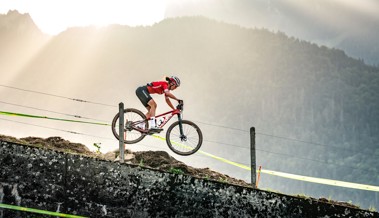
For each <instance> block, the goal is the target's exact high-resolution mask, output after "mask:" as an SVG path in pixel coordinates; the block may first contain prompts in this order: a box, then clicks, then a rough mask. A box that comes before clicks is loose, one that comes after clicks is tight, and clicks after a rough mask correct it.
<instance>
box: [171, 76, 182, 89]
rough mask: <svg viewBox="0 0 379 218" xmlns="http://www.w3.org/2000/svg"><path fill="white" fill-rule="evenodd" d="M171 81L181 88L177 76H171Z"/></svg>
mask: <svg viewBox="0 0 379 218" xmlns="http://www.w3.org/2000/svg"><path fill="white" fill-rule="evenodd" d="M170 81H171V82H174V83H175V84H176V86H177V87H179V86H180V79H179V78H178V77H176V76H170Z"/></svg>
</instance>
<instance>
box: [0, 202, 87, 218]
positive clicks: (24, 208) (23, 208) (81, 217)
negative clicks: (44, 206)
mask: <svg viewBox="0 0 379 218" xmlns="http://www.w3.org/2000/svg"><path fill="white" fill-rule="evenodd" d="M0 208H5V209H11V210H19V211H24V212H30V213H39V214H45V215H50V216H57V217H70V218H85V217H84V216H76V215H71V214H64V213H58V212H51V211H47V210H39V209H33V208H27V207H20V206H14V205H9V204H1V203H0Z"/></svg>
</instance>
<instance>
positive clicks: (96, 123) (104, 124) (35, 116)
mask: <svg viewBox="0 0 379 218" xmlns="http://www.w3.org/2000/svg"><path fill="white" fill-rule="evenodd" d="M0 115H6V116H17V117H28V118H39V119H49V120H58V121H66V122H74V123H87V124H94V125H102V126H110V124H107V123H99V122H86V121H80V120H68V119H60V118H54V117H46V116H38V115H31V114H21V113H14V112H8V111H0Z"/></svg>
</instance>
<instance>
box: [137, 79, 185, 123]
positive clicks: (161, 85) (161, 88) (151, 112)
mask: <svg viewBox="0 0 379 218" xmlns="http://www.w3.org/2000/svg"><path fill="white" fill-rule="evenodd" d="M179 86H180V80H179V78H178V77H176V76H170V77H166V81H155V82H151V83H148V84H147V85H144V86H140V87H138V88H137V90H136V95H137V97H138V98H139V100H140V101H141V103H142V104H143V105H144V106H145V107H146V109H147V110H148V112H147V113H146V118H147V119H148V120H149V131H150V130H152V131H161V130H162V129H161V128H159V127H158V126H157V124H156V120H155V112H156V109H157V103H156V102H155V101H154V99H153V98H152V97H151V95H150V94H159V95H162V94H164V95H165V99H166V103H167V105H168V106H169V107H170V108H172V109H173V110H175V107H174V106H173V105H172V103H171V101H170V98H171V99H174V100H177V101H178V102H180V101H182V100H180V99H178V98H177V97H175V95H173V94H172V93H171V92H170V91H173V90H175V89H176V88H177V87H179Z"/></svg>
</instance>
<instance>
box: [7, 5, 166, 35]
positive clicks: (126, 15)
mask: <svg viewBox="0 0 379 218" xmlns="http://www.w3.org/2000/svg"><path fill="white" fill-rule="evenodd" d="M165 8H166V2H165V0H135V1H133V0H55V1H53V0H2V3H1V8H0V13H3V14H5V13H7V12H8V10H18V11H19V12H20V13H29V14H30V16H31V17H32V19H33V21H34V22H35V23H36V25H37V26H38V27H39V28H40V29H41V30H42V31H43V32H45V33H48V34H57V33H59V32H61V31H64V30H65V29H67V27H71V26H90V25H94V26H103V25H108V24H122V25H130V26H138V25H152V24H154V23H156V22H159V21H161V20H163V19H164V13H165Z"/></svg>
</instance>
